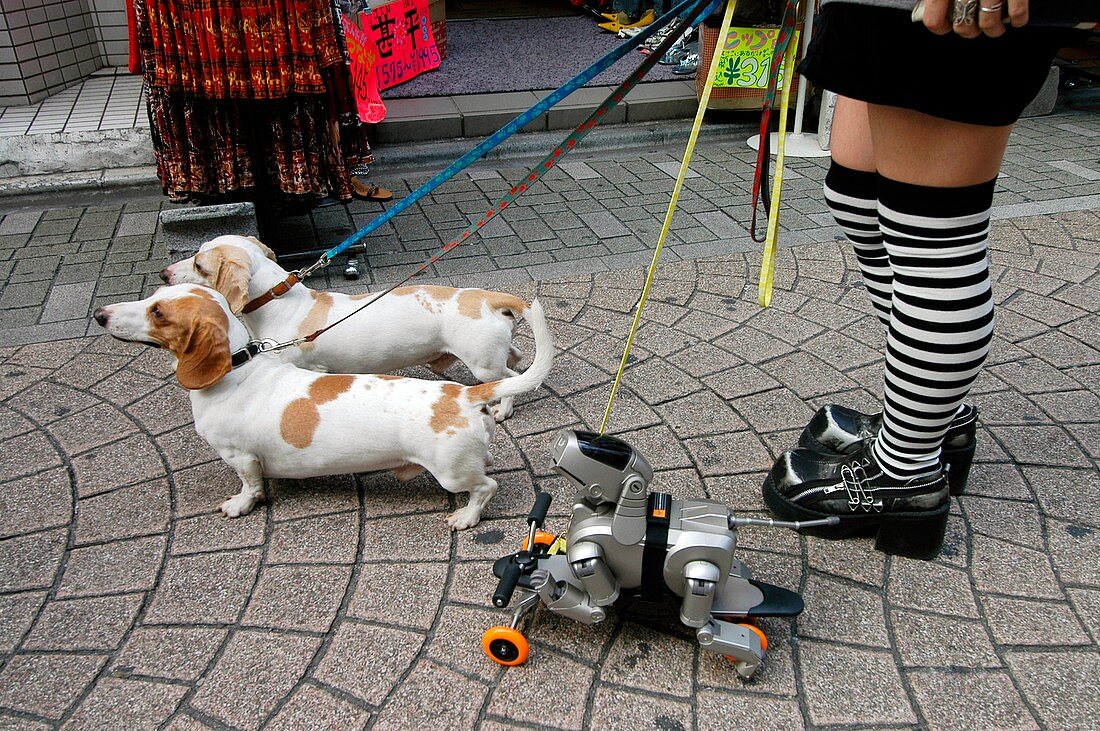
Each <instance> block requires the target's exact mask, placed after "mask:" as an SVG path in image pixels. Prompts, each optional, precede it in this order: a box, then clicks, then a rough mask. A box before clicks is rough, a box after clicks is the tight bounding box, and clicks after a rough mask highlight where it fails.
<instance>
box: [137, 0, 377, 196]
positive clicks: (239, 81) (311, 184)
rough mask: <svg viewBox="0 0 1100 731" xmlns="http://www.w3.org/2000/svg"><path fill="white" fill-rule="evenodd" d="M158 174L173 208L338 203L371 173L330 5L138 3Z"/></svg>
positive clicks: (294, 0) (227, 0) (255, 0)
mask: <svg viewBox="0 0 1100 731" xmlns="http://www.w3.org/2000/svg"><path fill="white" fill-rule="evenodd" d="M134 9H135V15H136V21H137V28H138V42H139V45H140V47H141V50H142V58H143V60H144V64H145V67H144V74H145V78H146V81H147V82H148V92H147V93H148V100H149V121H150V128H151V132H152V137H153V149H154V155H155V157H156V162H157V172H158V175H159V176H160V180H161V183H162V185H163V187H164V190H165V192H166V194H167V195H168V197H169V198H170V199H171V200H172V201H175V202H184V201H194V202H199V203H208V202H214V201H216V200H218V199H226V198H231V197H235V196H236V197H239V196H241V195H247V194H248V192H249V191H250V190H251V191H252V192H253V193H254V194H255V195H272V194H274V195H275V196H277V197H278V196H282V197H284V198H297V199H303V198H304V199H311V198H312V199H318V198H322V197H326V196H330V197H333V198H337V199H340V200H347V199H350V198H351V196H352V191H351V183H350V179H349V175H348V169H349V167H351V166H354V165H361V164H370V162H371V161H372V160H371V153H370V147H369V145H368V143H367V140H366V134H365V128H364V127H362V126H361V125H360V124H359V121H358V118H357V116H356V114H355V106H354V100H353V98H352V96H351V92H350V84H349V78H348V70H347V66H346V64H345V56H344V54H343V52H342V48H341V45H340V40H341V36H340V34H339V28H338V26H337V25H336V24H335V23H334V19H333V15H332V9H331V7H330V6H328V5H327V4H326V3H325V2H324V1H323V0H136V1H135V3H134Z"/></svg>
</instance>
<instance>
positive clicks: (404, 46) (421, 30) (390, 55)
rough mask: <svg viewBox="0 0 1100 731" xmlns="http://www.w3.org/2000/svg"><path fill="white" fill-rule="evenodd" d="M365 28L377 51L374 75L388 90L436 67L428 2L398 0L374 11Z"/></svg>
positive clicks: (379, 83)
mask: <svg viewBox="0 0 1100 731" xmlns="http://www.w3.org/2000/svg"><path fill="white" fill-rule="evenodd" d="M364 26H365V27H366V28H367V29H368V30H369V32H370V34H371V37H372V38H373V39H374V45H375V47H376V48H377V49H378V60H377V62H376V64H375V69H374V72H375V76H376V77H377V79H378V88H379V89H388V88H390V87H391V86H396V85H397V84H400V83H402V82H405V81H408V80H409V79H411V78H413V77H414V76H418V75H419V74H422V73H424V72H425V71H431V70H432V69H435V68H439V63H440V60H441V59H440V56H439V49H438V48H436V45H435V37H434V36H433V35H432V24H431V21H430V20H429V19H428V0H397V1H396V2H392V3H388V4H386V5H383V6H382V7H379V8H375V9H374V10H373V11H371V13H370V15H368V16H367V18H366V22H365V23H364Z"/></svg>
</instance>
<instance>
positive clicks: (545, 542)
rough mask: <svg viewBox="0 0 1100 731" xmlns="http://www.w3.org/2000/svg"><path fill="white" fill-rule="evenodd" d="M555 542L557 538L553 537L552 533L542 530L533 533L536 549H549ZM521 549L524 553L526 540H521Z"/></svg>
mask: <svg viewBox="0 0 1100 731" xmlns="http://www.w3.org/2000/svg"><path fill="white" fill-rule="evenodd" d="M555 540H557V536H556V535H554V534H553V533H549V532H547V531H544V530H540V531H535V547H536V548H538V547H539V546H542V547H543V548H550V546H552V545H553V544H554V541H555ZM521 548H522V549H523V550H524V551H526V550H527V539H526V538H524V539H523V545H522V546H521Z"/></svg>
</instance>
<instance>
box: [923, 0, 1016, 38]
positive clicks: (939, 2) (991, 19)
mask: <svg viewBox="0 0 1100 731" xmlns="http://www.w3.org/2000/svg"><path fill="white" fill-rule="evenodd" d="M1006 5H1007V6H1008V12H1007V13H1006V12H1005V6H1006ZM1027 6H1028V0H925V3H924V25H925V27H926V28H928V30H930V31H932V32H933V33H935V34H936V35H941V36H942V35H946V34H947V33H950V32H951V31H954V32H955V33H957V34H958V35H960V36H962V37H963V38H977V37H978V36H979V35H981V34H982V33H984V34H985V35H987V36H989V37H990V38H996V37H997V36H1000V35H1003V34H1004V32H1005V23H1006V21H1007V23H1008V25H1011V26H1012V27H1013V28H1021V27H1023V26H1025V25H1027V21H1028V12H1027Z"/></svg>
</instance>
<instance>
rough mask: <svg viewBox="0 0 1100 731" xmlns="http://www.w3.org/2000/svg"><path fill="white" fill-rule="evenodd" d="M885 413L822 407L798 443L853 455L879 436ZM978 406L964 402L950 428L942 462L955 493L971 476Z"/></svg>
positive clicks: (833, 406)
mask: <svg viewBox="0 0 1100 731" xmlns="http://www.w3.org/2000/svg"><path fill="white" fill-rule="evenodd" d="M881 427H882V412H879V413H877V414H864V413H861V412H859V411H856V410H854V409H849V408H846V407H844V406H839V405H837V404H828V405H826V406H822V407H821V408H820V409H818V410H817V413H816V414H814V416H813V418H812V419H810V423H809V424H807V425H806V428H805V429H803V430H802V434H801V435H799V437H798V446H799V447H804V448H806V449H811V450H813V451H815V452H818V453H820V454H824V455H836V456H839V455H844V454H852V453H853V452H855V451H856V450H858V449H859V448H860V446H861V445H862V444H863V443H864V442H866V441H867V440H869V439H871V438H873V437H877V436H878V431H879V428H881ZM977 427H978V408H977V407H976V406H971V405H970V404H964V405H963V408H962V409H961V410H960V411H959V413H958V414H956V415H955V419H954V421H952V422H951V425H950V426H948V427H947V433H946V434H945V435H944V438H943V451H942V452H941V454H940V461H941V462H942V463H943V466H944V470H945V472H946V473H947V482H948V484H949V485H950V486H951V494H952V495H959V494H962V492H963V490H965V489H966V482H967V479H968V477H969V476H970V464H971V463H972V462H973V461H974V450H975V448H976V446H977V431H978V428H977Z"/></svg>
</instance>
